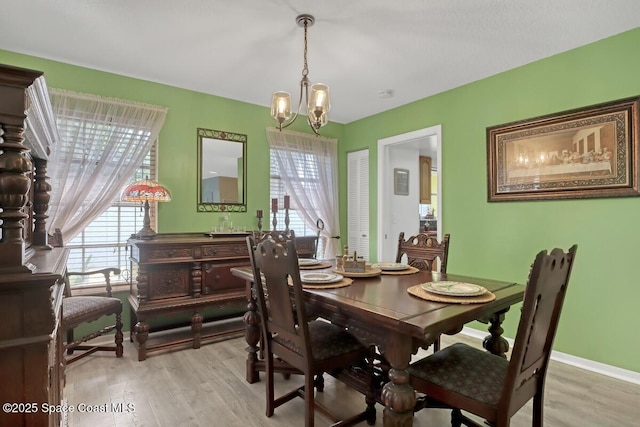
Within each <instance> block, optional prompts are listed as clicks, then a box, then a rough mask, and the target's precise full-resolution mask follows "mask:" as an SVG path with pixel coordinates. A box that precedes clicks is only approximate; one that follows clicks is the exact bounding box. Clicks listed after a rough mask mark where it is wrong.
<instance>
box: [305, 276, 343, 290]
mask: <svg viewBox="0 0 640 427" xmlns="http://www.w3.org/2000/svg"><path fill="white" fill-rule="evenodd" d="M352 283H353V279H349V278H348V277H345V278H343V279H342V280H341V281H339V282H336V283H318V284H311V283H303V284H302V287H303V288H305V289H335V288H343V287H345V286H349V285H350V284H352Z"/></svg>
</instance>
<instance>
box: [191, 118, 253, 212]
mask: <svg viewBox="0 0 640 427" xmlns="http://www.w3.org/2000/svg"><path fill="white" fill-rule="evenodd" d="M246 159H247V135H242V134H239V133H232V132H225V131H221V130H212V129H201V128H198V212H246V211H247V201H246V194H247V167H246V166H247V161H246Z"/></svg>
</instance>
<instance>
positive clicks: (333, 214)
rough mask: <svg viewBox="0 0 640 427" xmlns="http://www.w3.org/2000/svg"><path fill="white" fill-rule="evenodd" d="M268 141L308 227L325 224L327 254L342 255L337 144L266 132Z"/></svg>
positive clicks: (308, 136) (306, 136) (303, 135)
mask: <svg viewBox="0 0 640 427" xmlns="http://www.w3.org/2000/svg"><path fill="white" fill-rule="evenodd" d="M267 139H268V140H269V147H270V148H271V155H273V156H274V157H275V159H276V161H277V163H278V167H279V169H280V178H281V180H282V183H283V184H284V187H285V190H286V192H287V193H288V194H289V195H290V196H291V208H292V209H296V210H297V212H298V214H299V215H300V216H301V217H302V218H303V219H304V221H305V223H306V224H307V225H308V226H309V227H313V228H315V226H316V221H317V220H318V219H322V220H323V221H324V225H325V228H324V231H322V234H321V236H323V237H325V238H326V242H327V244H326V245H325V249H324V254H321V255H320V258H325V259H326V258H332V257H333V256H334V255H335V254H337V253H341V250H340V248H339V247H338V246H339V241H338V240H337V239H334V238H333V237H334V236H338V235H339V234H340V220H339V209H338V140H336V139H330V138H324V137H318V136H315V135H311V134H306V133H301V132H293V131H284V130H283V131H279V130H278V129H276V128H267Z"/></svg>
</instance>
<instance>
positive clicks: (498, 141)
mask: <svg viewBox="0 0 640 427" xmlns="http://www.w3.org/2000/svg"><path fill="white" fill-rule="evenodd" d="M639 102H640V97H634V98H626V99H621V100H617V101H613V102H609V103H605V104H598V105H592V106H589V107H585V108H580V109H576V110H571V111H564V112H561V113H556V114H551V115H547V116H543V117H537V118H534V119H529V120H523V121H519V122H513V123H507V124H503V125H499V126H493V127H488V128H487V184H488V200H489V201H490V202H497V201H506V200H541V199H575V198H592V197H627V196H639V195H640V190H639V188H640V187H639V181H638V153H639V152H638V108H639Z"/></svg>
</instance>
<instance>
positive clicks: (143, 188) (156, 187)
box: [120, 179, 171, 202]
mask: <svg viewBox="0 0 640 427" xmlns="http://www.w3.org/2000/svg"><path fill="white" fill-rule="evenodd" d="M120 200H122V201H124V202H146V201H149V202H170V201H171V193H170V192H169V190H167V188H166V187H165V186H163V185H162V184H160V183H159V182H157V181H153V180H151V179H143V180H140V181H136V182H134V183H133V184H131V185H128V186H127V188H125V189H124V190H123V191H122V197H120Z"/></svg>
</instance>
